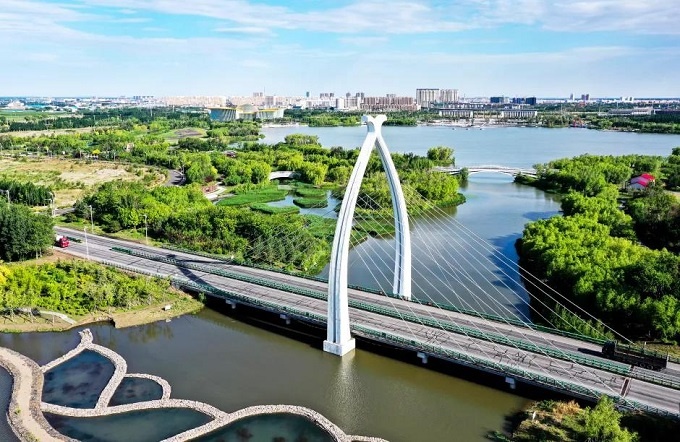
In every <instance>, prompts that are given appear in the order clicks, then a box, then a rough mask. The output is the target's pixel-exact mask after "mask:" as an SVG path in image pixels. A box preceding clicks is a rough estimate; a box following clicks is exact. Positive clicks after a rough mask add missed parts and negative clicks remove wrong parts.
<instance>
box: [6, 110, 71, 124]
mask: <svg viewBox="0 0 680 442" xmlns="http://www.w3.org/2000/svg"><path fill="white" fill-rule="evenodd" d="M66 115H68V113H66V112H42V111H35V110H8V109H2V110H0V117H5V118H6V119H7V120H8V121H26V118H27V117H31V118H33V117H37V118H57V117H63V116H66Z"/></svg>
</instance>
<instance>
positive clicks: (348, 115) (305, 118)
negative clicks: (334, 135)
mask: <svg viewBox="0 0 680 442" xmlns="http://www.w3.org/2000/svg"><path fill="white" fill-rule="evenodd" d="M366 112H367V111H347V112H346V111H343V112H336V111H332V110H318V109H286V110H285V111H284V117H283V118H282V119H280V120H278V122H279V123H302V124H307V125H309V126H312V127H324V126H326V127H334V126H358V125H359V124H361V117H362V116H363V115H365V114H366ZM431 118H432V114H430V113H428V112H415V111H414V112H406V111H402V112H390V113H389V118H388V119H387V121H385V123H384V124H385V126H416V125H417V124H418V121H420V120H423V121H427V120H430V119H431Z"/></svg>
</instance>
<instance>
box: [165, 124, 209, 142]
mask: <svg viewBox="0 0 680 442" xmlns="http://www.w3.org/2000/svg"><path fill="white" fill-rule="evenodd" d="M159 135H160V136H161V137H163V138H165V140H166V141H168V142H169V143H177V141H179V140H181V139H182V138H203V137H205V136H206V130H205V129H203V128H200V127H185V128H182V129H173V130H169V131H167V132H163V133H161V134H159Z"/></svg>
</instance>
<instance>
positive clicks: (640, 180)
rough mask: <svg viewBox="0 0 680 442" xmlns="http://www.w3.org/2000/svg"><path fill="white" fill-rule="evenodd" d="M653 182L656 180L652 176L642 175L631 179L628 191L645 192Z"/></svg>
mask: <svg viewBox="0 0 680 442" xmlns="http://www.w3.org/2000/svg"><path fill="white" fill-rule="evenodd" d="M655 180H656V178H654V175H651V174H648V173H643V174H642V175H640V176H636V177H634V178H631V180H630V181H629V182H628V190H645V189H646V188H647V187H649V186H650V185H651V184H653V183H654V181H655Z"/></svg>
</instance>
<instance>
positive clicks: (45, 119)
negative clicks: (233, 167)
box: [2, 108, 210, 132]
mask: <svg viewBox="0 0 680 442" xmlns="http://www.w3.org/2000/svg"><path fill="white" fill-rule="evenodd" d="M161 118H162V119H165V120H168V121H170V123H169V127H171V128H178V127H188V126H198V127H207V125H208V124H209V122H210V118H209V116H208V115H206V114H205V113H203V112H198V111H193V112H192V111H174V110H171V109H169V108H156V109H143V108H124V109H101V110H95V111H89V110H86V111H82V112H79V113H77V114H73V115H70V116H61V115H60V116H54V115H51V114H50V113H47V112H46V113H44V114H43V115H29V116H27V117H26V119H25V121H9V122H8V124H7V125H5V126H4V127H3V129H4V130H2V131H3V132H14V131H29V130H30V131H33V130H53V129H76V128H81V127H95V126H118V125H121V127H122V128H124V129H130V128H131V127H132V126H133V125H135V124H148V123H151V122H152V121H154V120H158V119H161Z"/></svg>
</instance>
